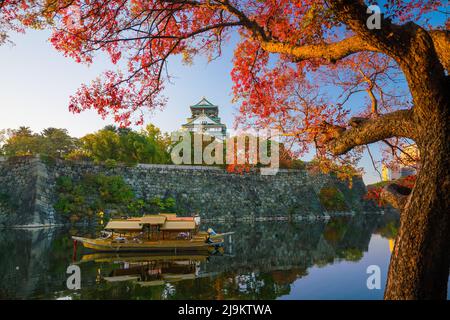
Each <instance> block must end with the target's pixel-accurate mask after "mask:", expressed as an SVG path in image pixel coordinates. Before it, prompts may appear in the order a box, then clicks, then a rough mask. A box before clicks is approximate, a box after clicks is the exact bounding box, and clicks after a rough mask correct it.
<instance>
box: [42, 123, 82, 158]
mask: <svg viewBox="0 0 450 320" xmlns="http://www.w3.org/2000/svg"><path fill="white" fill-rule="evenodd" d="M40 140H41V141H40V148H39V149H40V153H42V154H45V155H48V156H52V157H58V158H62V157H64V156H67V155H68V154H70V153H71V152H72V151H74V150H75V149H76V148H77V139H76V138H73V137H71V136H70V135H69V134H68V132H67V130H66V129H57V128H47V129H44V130H43V131H42V133H41V139H40Z"/></svg>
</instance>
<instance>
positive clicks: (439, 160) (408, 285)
mask: <svg viewBox="0 0 450 320" xmlns="http://www.w3.org/2000/svg"><path fill="white" fill-rule="evenodd" d="M443 96H444V97H445V96H446V94H444V95H443ZM442 103H443V104H444V105H442ZM440 107H443V108H440ZM449 109H450V107H449V103H448V99H443V100H441V105H440V106H439V107H438V106H436V105H435V106H434V110H440V111H438V112H434V113H430V114H429V117H428V118H429V121H428V122H427V123H426V124H424V126H423V127H422V126H421V128H419V133H420V134H419V137H420V139H419V141H417V145H418V147H419V150H420V157H421V168H420V171H419V173H418V176H417V180H416V185H415V187H414V189H413V192H412V193H411V196H410V198H409V199H408V202H407V204H406V206H405V208H404V209H403V210H402V212H401V217H400V230H399V234H398V236H397V239H396V243H395V247H394V250H393V252H392V256H391V263H390V265H389V273H388V279H387V284H386V291H385V299H446V296H447V281H448V277H449V267H450V265H449V262H450V212H449V208H450V130H449V127H450V123H449V122H450V121H449V113H450V111H449Z"/></svg>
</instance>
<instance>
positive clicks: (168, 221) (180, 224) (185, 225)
mask: <svg viewBox="0 0 450 320" xmlns="http://www.w3.org/2000/svg"><path fill="white" fill-rule="evenodd" d="M148 225H150V226H159V227H160V230H162V231H190V230H195V229H196V227H197V224H196V222H195V219H194V217H177V216H176V214H169V213H164V214H154V215H145V216H142V217H135V218H129V219H126V220H118V219H113V220H111V221H110V222H108V224H107V225H106V227H105V230H114V231H141V230H143V229H144V226H148Z"/></svg>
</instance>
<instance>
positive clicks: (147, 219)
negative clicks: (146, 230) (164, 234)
mask: <svg viewBox="0 0 450 320" xmlns="http://www.w3.org/2000/svg"><path fill="white" fill-rule="evenodd" d="M166 219H167V217H166V216H163V215H159V214H152V215H145V216H143V217H141V218H140V219H139V222H140V223H141V224H151V225H162V224H164V222H166Z"/></svg>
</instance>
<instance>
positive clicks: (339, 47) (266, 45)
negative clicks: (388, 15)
mask: <svg viewBox="0 0 450 320" xmlns="http://www.w3.org/2000/svg"><path fill="white" fill-rule="evenodd" d="M259 42H260V44H261V47H262V48H263V49H264V50H266V51H268V52H272V53H282V54H288V55H291V56H293V57H294V58H295V61H296V62H300V61H302V60H307V59H315V58H322V59H326V60H328V61H330V62H335V61H337V60H340V59H343V58H345V57H347V56H349V55H351V54H354V53H357V52H361V51H378V50H377V49H376V48H375V47H373V46H370V45H369V44H367V43H366V42H364V41H362V40H361V38H359V37H358V36H353V37H349V38H347V39H344V40H342V41H339V42H334V43H328V44H315V45H303V46H295V45H292V44H289V43H283V42H279V41H275V40H268V41H261V40H260V41H259Z"/></svg>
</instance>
